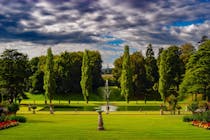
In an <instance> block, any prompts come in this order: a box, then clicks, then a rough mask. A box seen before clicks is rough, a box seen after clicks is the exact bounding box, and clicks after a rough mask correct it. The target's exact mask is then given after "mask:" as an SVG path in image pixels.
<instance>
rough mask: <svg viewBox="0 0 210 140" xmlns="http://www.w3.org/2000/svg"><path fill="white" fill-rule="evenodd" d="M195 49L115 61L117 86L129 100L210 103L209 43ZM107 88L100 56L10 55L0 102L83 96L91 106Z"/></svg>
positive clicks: (1, 77) (3, 63) (2, 66)
mask: <svg viewBox="0 0 210 140" xmlns="http://www.w3.org/2000/svg"><path fill="white" fill-rule="evenodd" d="M199 43H200V45H199V47H198V49H197V50H196V49H195V47H194V46H193V45H192V44H190V43H186V44H183V45H181V46H174V45H173V46H169V47H168V48H165V49H163V48H160V49H159V52H158V55H157V57H155V55H154V51H153V47H152V44H149V45H148V47H147V50H146V53H145V55H144V54H142V52H141V51H137V52H134V53H132V54H130V53H129V46H125V48H124V54H123V55H122V56H120V57H119V58H117V59H116V60H115V61H114V68H113V71H112V74H113V78H114V80H115V81H114V82H113V83H114V84H115V85H116V86H118V87H119V88H120V89H121V95H122V96H123V97H124V98H125V100H126V101H127V102H129V100H139V99H141V100H144V101H145V103H146V101H147V100H161V99H162V100H163V101H164V102H166V101H167V102H169V101H170V100H172V99H173V101H176V100H177V99H178V98H180V99H181V98H184V97H185V96H187V95H189V94H192V95H194V99H195V100H196V99H197V94H202V95H203V99H205V100H209V99H210V98H209V97H210V80H209V79H210V74H209V72H210V41H209V40H208V39H207V38H206V37H203V38H202V39H201V41H200V42H199ZM100 86H104V80H103V79H102V59H101V55H100V53H99V52H98V51H90V50H85V51H84V52H63V53H61V54H59V55H53V54H52V51H51V49H49V50H48V54H47V55H46V56H40V57H35V58H32V59H31V60H29V59H28V57H27V55H24V54H22V53H20V52H18V51H17V50H12V49H7V50H5V51H4V52H3V53H2V55H1V56H0V93H1V96H0V101H2V100H8V101H9V102H10V103H13V102H14V101H16V100H17V99H21V98H23V97H24V92H25V91H29V92H31V93H33V94H44V95H46V99H47V98H48V99H50V102H51V100H52V99H53V98H54V99H67V98H68V99H69V102H70V99H71V97H72V95H75V94H76V95H78V94H80V95H82V94H83V96H84V99H85V100H86V101H87V103H88V101H89V94H92V93H96V92H95V91H96V90H97V88H98V87H100Z"/></svg>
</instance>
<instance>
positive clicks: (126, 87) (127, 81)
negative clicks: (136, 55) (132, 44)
mask: <svg viewBox="0 0 210 140" xmlns="http://www.w3.org/2000/svg"><path fill="white" fill-rule="evenodd" d="M120 78H121V79H120V85H121V95H122V96H124V97H125V100H126V101H127V103H129V97H130V94H131V93H132V83H131V82H132V74H131V67H130V55H129V47H128V46H125V48H124V55H123V64H122V73H121V77H120Z"/></svg>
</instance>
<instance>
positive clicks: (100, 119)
mask: <svg viewBox="0 0 210 140" xmlns="http://www.w3.org/2000/svg"><path fill="white" fill-rule="evenodd" d="M96 112H98V130H104V123H103V118H102V112H103V110H96Z"/></svg>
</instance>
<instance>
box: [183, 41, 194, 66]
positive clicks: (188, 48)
mask: <svg viewBox="0 0 210 140" xmlns="http://www.w3.org/2000/svg"><path fill="white" fill-rule="evenodd" d="M180 49H181V55H180V59H181V60H182V61H183V63H184V65H186V64H187V62H188V61H189V58H190V56H191V55H192V54H193V53H194V52H195V47H194V46H193V45H192V44H191V43H185V44H183V45H181V47H180Z"/></svg>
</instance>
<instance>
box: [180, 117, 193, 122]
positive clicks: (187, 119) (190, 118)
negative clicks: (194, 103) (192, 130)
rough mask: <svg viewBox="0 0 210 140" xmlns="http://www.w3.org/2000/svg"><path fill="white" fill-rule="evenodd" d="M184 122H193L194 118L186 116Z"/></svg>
mask: <svg viewBox="0 0 210 140" xmlns="http://www.w3.org/2000/svg"><path fill="white" fill-rule="evenodd" d="M182 120H183V122H191V121H193V117H192V116H184V117H183V119H182Z"/></svg>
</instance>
